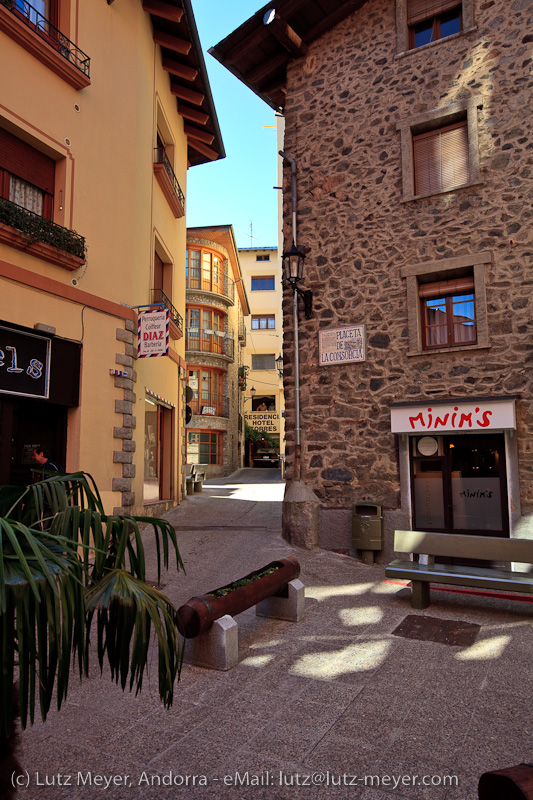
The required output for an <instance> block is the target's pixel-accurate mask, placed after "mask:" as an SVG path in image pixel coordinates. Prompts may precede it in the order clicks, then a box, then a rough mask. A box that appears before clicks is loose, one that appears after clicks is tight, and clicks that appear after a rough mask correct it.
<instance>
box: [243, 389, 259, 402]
mask: <svg viewBox="0 0 533 800" xmlns="http://www.w3.org/2000/svg"><path fill="white" fill-rule="evenodd" d="M255 395H256V391H255V387H254V386H252V388H251V389H250V397H245V398H244V401H243V402H246V401H247V400H252V402H253V399H254V397H255Z"/></svg>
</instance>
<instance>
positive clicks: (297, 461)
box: [279, 150, 301, 481]
mask: <svg viewBox="0 0 533 800" xmlns="http://www.w3.org/2000/svg"><path fill="white" fill-rule="evenodd" d="M279 154H280V156H281V157H282V158H283V159H285V161H287V162H288V163H289V164H290V165H291V209H292V243H293V244H294V245H297V244H298V239H297V233H296V161H295V160H294V158H291V157H290V156H288V155H287V154H286V153H284V152H283V150H280V151H279ZM292 304H293V317H294V392H295V403H296V427H295V441H294V480H296V481H299V480H301V436H300V434H301V428H300V347H299V339H298V292H297V290H296V284H294V286H293V300H292Z"/></svg>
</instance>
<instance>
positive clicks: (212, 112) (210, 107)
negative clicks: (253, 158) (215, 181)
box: [181, 0, 226, 159]
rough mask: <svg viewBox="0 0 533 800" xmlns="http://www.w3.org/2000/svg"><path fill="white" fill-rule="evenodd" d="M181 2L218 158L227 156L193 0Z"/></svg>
mask: <svg viewBox="0 0 533 800" xmlns="http://www.w3.org/2000/svg"><path fill="white" fill-rule="evenodd" d="M181 2H182V4H183V9H184V11H185V16H186V18H187V25H188V28H189V32H190V34H191V41H192V45H193V49H194V52H195V54H196V58H197V60H198V71H199V72H200V77H201V81H202V84H203V86H204V88H205V104H206V106H207V111H208V114H209V116H210V118H211V124H212V126H213V132H214V134H215V142H216V145H217V146H216V150H217V152H218V153H219V156H218V158H219V159H221V158H225V157H226V151H225V149H224V142H223V141H222V133H221V131H220V126H219V124H218V117H217V112H216V109H215V103H214V101H213V95H212V94H211V85H210V83H209V77H208V75H207V68H206V66H205V60H204V56H203V53H202V45H201V43H200V37H199V36H198V29H197V27H196V22H195V19H194V12H193V9H192V5H191V0H181ZM189 146H190V147H193V145H192V144H190V145H189ZM193 149H194V147H193Z"/></svg>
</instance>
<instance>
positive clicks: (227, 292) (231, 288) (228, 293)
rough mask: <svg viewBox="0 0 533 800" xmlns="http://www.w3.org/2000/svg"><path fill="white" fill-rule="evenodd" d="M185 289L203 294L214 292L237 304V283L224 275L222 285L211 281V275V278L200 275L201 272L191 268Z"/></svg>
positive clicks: (186, 277) (186, 278)
mask: <svg viewBox="0 0 533 800" xmlns="http://www.w3.org/2000/svg"><path fill="white" fill-rule="evenodd" d="M185 288H186V289H191V290H199V291H201V292H213V293H214V294H220V295H223V296H224V297H227V298H228V300H231V302H232V303H234V302H235V281H234V280H233V279H232V278H230V277H228V276H227V275H224V277H223V280H222V281H221V282H220V283H216V282H215V281H213V280H212V279H211V275H210V276H209V277H206V276H205V275H200V272H199V271H196V270H194V271H193V270H191V268H190V267H189V272H188V273H187V275H186V276H185Z"/></svg>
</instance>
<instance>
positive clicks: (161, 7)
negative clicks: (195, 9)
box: [143, 0, 183, 22]
mask: <svg viewBox="0 0 533 800" xmlns="http://www.w3.org/2000/svg"><path fill="white" fill-rule="evenodd" d="M143 9H144V10H145V11H147V12H148V13H149V14H153V15H154V17H161V18H162V19H170V20H171V21H172V22H181V18H182V16H183V9H182V8H177V7H176V6H171V5H169V4H168V3H163V2H161V0H143Z"/></svg>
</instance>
